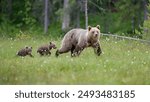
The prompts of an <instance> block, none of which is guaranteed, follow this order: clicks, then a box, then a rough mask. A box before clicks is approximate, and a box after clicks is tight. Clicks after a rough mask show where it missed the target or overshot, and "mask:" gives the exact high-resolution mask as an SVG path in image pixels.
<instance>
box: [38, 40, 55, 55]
mask: <svg viewBox="0 0 150 102" xmlns="http://www.w3.org/2000/svg"><path fill="white" fill-rule="evenodd" d="M56 48H57V47H56V45H55V44H54V43H53V42H50V43H49V45H43V46H41V47H39V48H38V50H37V53H39V54H40V55H41V56H43V55H51V52H50V50H51V49H56Z"/></svg>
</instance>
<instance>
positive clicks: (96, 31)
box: [88, 25, 100, 40]
mask: <svg viewBox="0 0 150 102" xmlns="http://www.w3.org/2000/svg"><path fill="white" fill-rule="evenodd" d="M88 37H89V38H90V39H93V40H98V39H99V37H100V26H99V25H97V26H96V27H91V26H88Z"/></svg>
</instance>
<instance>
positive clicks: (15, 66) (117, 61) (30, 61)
mask: <svg viewBox="0 0 150 102" xmlns="http://www.w3.org/2000/svg"><path fill="white" fill-rule="evenodd" d="M49 41H52V39H51V40H50V38H44V37H43V38H26V39H11V38H0V84H94V85H95V84H96V85H97V84H109V85H114V84H115V85H122V84H125V85H126V84H130V85H132V84H144V85H145V84H150V45H147V44H143V43H140V42H135V41H127V40H117V39H113V38H102V39H101V44H102V49H103V54H102V55H101V56H100V57H97V56H96V55H94V53H93V49H91V48H87V49H85V50H84V51H83V52H82V54H81V55H80V56H79V57H76V58H71V57H70V53H66V54H63V55H60V56H59V57H58V58H56V57H55V55H54V54H55V51H56V50H52V55H51V56H44V57H40V56H39V55H38V54H37V53H36V50H37V48H38V47H39V45H42V44H45V43H48V42H49ZM53 41H54V40H53ZM60 41H61V40H60V39H58V40H55V42H56V45H57V46H58V47H60ZM25 45H30V46H32V47H33V55H34V58H31V57H29V56H27V57H25V58H22V57H16V56H15V54H16V52H17V51H18V49H20V48H22V47H24V46H25Z"/></svg>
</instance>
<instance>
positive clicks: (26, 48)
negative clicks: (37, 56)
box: [17, 47, 33, 57]
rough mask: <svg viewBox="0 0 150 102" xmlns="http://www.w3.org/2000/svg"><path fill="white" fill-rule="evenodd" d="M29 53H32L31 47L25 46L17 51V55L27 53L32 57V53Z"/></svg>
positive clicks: (25, 54)
mask: <svg viewBox="0 0 150 102" xmlns="http://www.w3.org/2000/svg"><path fill="white" fill-rule="evenodd" d="M31 53H32V47H25V48H23V49H21V50H19V51H18V52H17V55H18V56H22V57H25V56H27V55H29V56H30V57H33V55H32V54H31Z"/></svg>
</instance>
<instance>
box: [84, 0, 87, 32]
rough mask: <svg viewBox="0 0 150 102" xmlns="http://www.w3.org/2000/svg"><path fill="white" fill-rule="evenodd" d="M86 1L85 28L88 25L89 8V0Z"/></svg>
mask: <svg viewBox="0 0 150 102" xmlns="http://www.w3.org/2000/svg"><path fill="white" fill-rule="evenodd" d="M84 3H85V28H86V29H87V27H88V9H87V0H85V1H84Z"/></svg>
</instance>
